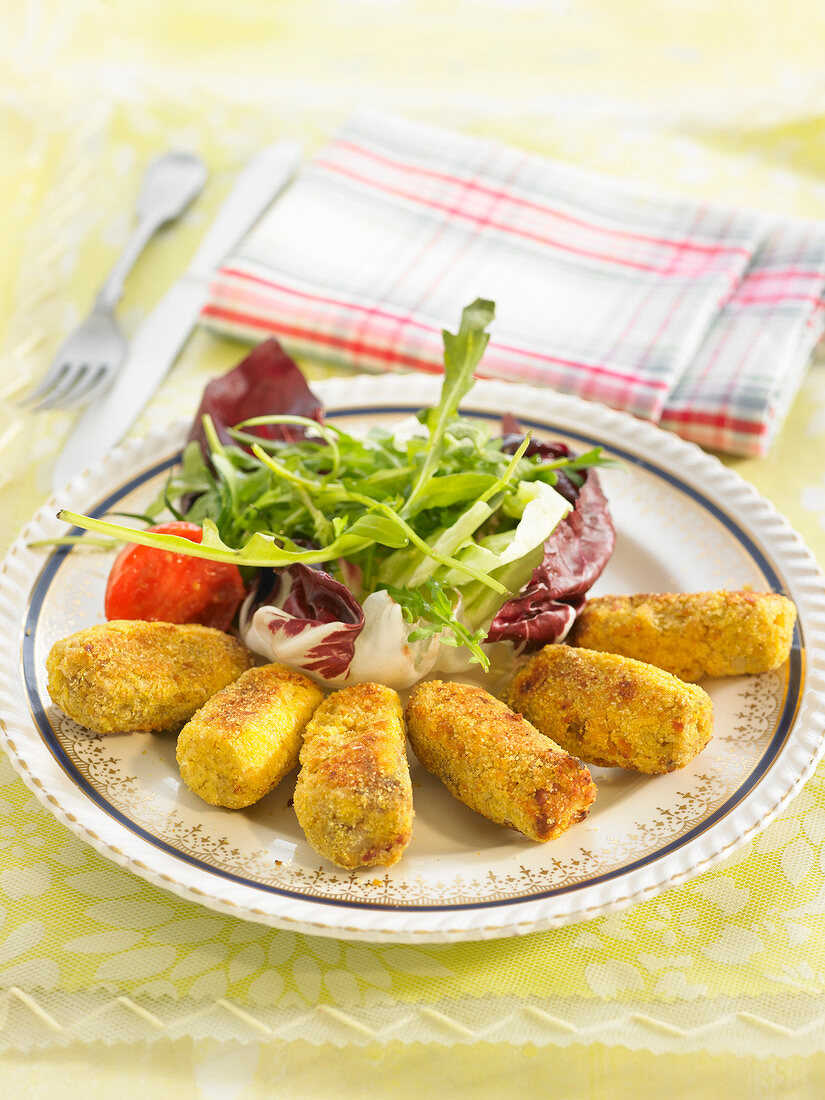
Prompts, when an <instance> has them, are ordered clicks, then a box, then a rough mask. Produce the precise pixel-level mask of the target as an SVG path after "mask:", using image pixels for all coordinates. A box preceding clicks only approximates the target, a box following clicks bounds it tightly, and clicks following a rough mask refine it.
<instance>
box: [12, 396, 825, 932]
mask: <svg viewBox="0 0 825 1100" xmlns="http://www.w3.org/2000/svg"><path fill="white" fill-rule="evenodd" d="M439 386H440V380H439V379H438V378H433V377H422V376H419V375H404V376H399V375H389V376H379V377H376V376H374V375H356V376H353V377H348V378H335V379H331V380H327V381H325V382H321V383H314V384H313V388H314V389H315V390H316V391H317V392H318V394H319V396H320V397H321V398H322V399H323V401H324V403H325V405H326V406H327V407H328V408H329V409H330V410H335V411H342V412H346V411H354V410H358V409H360V408H362V407H363V408H364V411H365V412H366V411H368V410H369V408H370V407H377V406H381V405H387V404H390V405H395V406H400V407H402V408H406V407H410V408H411V409H414V408H417V407H419V406H421V405H425V404H427V403H429V402H431V401H433V400H434V399H435V397H436V396H437V392H438V388H439ZM506 406H510V407H511V408H514V410H515V411H516V413H517V414H518V412H519V410H521V415H522V416H523V417H528V416H531V417H532V416H543V417H545V418H547V417H551V418H552V419H553V420H554V421H556V422H558V423H559V426H560V428H562V425H567V426H569V428H570V430H571V431H576V430H583V429H586V431H587V433H588V434H589V435H593V436H596V437H597V438H600V439H604V442H605V444H606V445H608V446H610V447H619V448H622V449H626V450H629V451H630V452H631V453H632V454H633V455H634V458H635V459H636V460H637V461H642V462H644V461H649V462H650V463H651V464H652V465H653V466H654V467H655V468H657V469H658V470H661V471H665V472H667V473H669V474H671V475H673V476H677V477H678V478H679V480H681V481H683V482H685V483H686V484H687V485H688V486H691V487H692V488H693V489H694V490H697V489H700V490H701V492H702V494H703V495H704V489H703V487H704V486H705V485H707V484H708V483H710V484H712V485H713V488H714V495H713V503H714V504H716V505H717V506H718V507H721V508H723V509H724V510H725V511H727V513H728V514H729V515H731V516H732V517H734V518H735V519H736V521H737V523H738V524H739V525H741V526H742V528H743V529H744V530H745V532H747V534H748V535H749V536H750V538H752V539H753V540H754V542H755V544H756V546H757V548H758V549H759V550H760V552H762V553H763V554H765V555H766V556H767V557H768V559H769V561H770V564H771V566H772V567H773V568H774V569H777V570H778V571H779V572H780V573H783V574H784V577H785V579H786V580H787V581H788V582H793V588H794V598H795V601H796V603H797V609H798V612H799V621H800V623H801V624H802V626H803V628H804V637H805V640H806V646H805V650H804V657H805V664H806V667H805V682H804V685H803V691H802V697H801V701H800V706H799V710H798V712H797V715H796V718H795V720H794V722H793V724H792V727H791V729H790V731H789V734H788V737H787V740H786V743H785V745H784V746H783V748H782V750H781V751H780V753H779V754H778V756H777V757H776V759H775V760H774V761H773V762H772V763H771V765H770V766H769V767H768V769H767V771H766V772H765V774H764V775H763V776H762V777H761V778H759V779H758V780H757V781H756V783H755V786H754V787H753V788H752V789H751V790H750V791H749V792H748V793H747V794H745V796H744V797H743V799H742V801H741V802H740V803H739V804H738V805H737V806H736V807H735V808H733V809H732V810H731V811H730V812H729V813H728V814H727V815H726V816H725V817H723V818H722V819H721V820H720V821H719V822H717V823H716V824H715V825H712V826H711V827H710V828H708V829H707V830H706V831H705V832H704V833H702V834H701V835H699V836H698V837H696V838H695V839H694V840H692V841H690V842H689V843H687V844H685V845H683V846H681V847H679V848H677V849H676V850H675V851H673V852H671V853H668V854H666V855H664V856H662V857H661V858H660V859H658V860H654V861H653V862H651V863H649V864H648V865H647V866H644V867H641V868H638V869H636V870H633V871H630V872H628V873H623V874H620V875H619V876H617V877H615V878H613V879H610V880H609V881H607V882H604V883H595V884H592V883H591V884H586V885H584V886H582V887H581V888H579V889H578V890H577V891H575V892H573V893H569V894H566V895H562V896H560V897H559V898H538V899H536V898H527V899H524V898H521V899H514V900H513V901H512V902H506V901H505V902H499V903H498V904H497V906H496V908H495V909H494V910H492V912H490V911H489V910H488V909H486V908H484V907H479V908H476V909H469V910H466V909H465V910H446V911H445V910H443V909H442V910H435V911H429V912H428V911H426V910H420V909H419V910H404V909H397V908H380V909H372V910H369V909H363V908H359V907H356V906H348V905H347V904H346V903H342V904H339V905H337V906H328V905H322V903H320V902H318V901H315V900H313V899H311V898H300V899H296V898H287V897H283V896H281V895H273V894H267V895H265V896H264V897H261V896H260V893H261V892H260V891H256V888H255V887H253V886H250V885H248V884H237V883H227V882H226V881H225V880H224V879H222V878H221V877H220V876H218V875H216V874H213V873H211V872H208V871H203V870H201V869H199V868H195V867H191V866H187V865H186V864H183V863H182V861H181V860H175V859H174V858H173V857H171V856H168V855H166V854H165V853H163V852H159V851H158V849H157V848H155V847H153V846H152V845H151V844H150V843H149V842H147V841H145V840H143V839H142V838H140V837H138V836H136V835H135V834H134V833H132V832H131V831H130V830H129V829H128V828H126V827H125V826H123V825H121V824H120V823H118V822H117V821H116V820H115V819H114V818H112V817H110V816H109V815H108V814H107V813H106V811H105V810H103V809H102V808H101V807H99V806H97V805H95V804H94V803H93V802H92V801H91V800H90V799H89V798H88V797H87V796H86V795H85V794H83V792H81V791H80V790H79V789H78V788H77V787H76V786H75V784H74V783H73V782H72V780H71V778H70V777H69V776H67V775H65V774H64V773H63V772H62V771H61V770H60V768H59V765H57V762H56V761H53V764H54V767H52V768H50V767H49V766H48V762H46V763H45V764H44V760H43V759H40V757H42V756H43V752H42V748H41V751H40V752H38V746H41V747H42V746H43V742H42V740H41V738H40V737H37V738H34V739H33V738H32V737H31V733H32V722H33V717H32V714H31V711H30V709H29V706H28V701H27V700H25V698H24V695H23V694H22V693H21V685H20V679H19V669H20V661H21V652H22V640H23V639H22V631H23V629H24V626H23V624H24V622H25V615H26V610H27V607H28V602H29V597H30V595H31V593H32V591H33V589H34V587H35V585H36V583H37V579H38V577H39V575H40V573H41V572H42V569H43V568H44V567H45V564H46V561H47V560H48V559H44V557H43V554H42V552H40V553H36V552H35V551H34V550H33V549H31V548H30V547H29V546H28V543H29V542H30V541H32V540H33V539H36V538H49V537H54V535H55V533H57V532H58V531H61V530H64V528H62V525H61V524H60V523H59V521H57V520H56V519H55V518H54V513H55V512H56V511H57V510H58V508H60V507H69V506H71V507H74V508H79V509H83V508H87V507H89V502H90V501H91V500H95V499H100V498H102V497H104V496H105V495H108V493H110V492H111V491H113V489H115V488H117V487H119V486H121V485H122V484H123V483H124V482H126V481H130V480H132V479H134V478H135V476H136V474H138V473H140V472H141V471H143V470H146V469H148V468H151V467H152V466H154V465H156V464H157V463H158V462H159V461H160V460H161V459H162V458H163V457H168V455H169V454H170V453H172V451H173V448H174V447H176V446H179V442H180V439H182V437H183V431H184V427H185V425H186V423H188V422H186V421H183V420H182V421H179V422H177V423H176V424H175V425H174V426H173V427H172V428H171V429H169V428H167V429H165V430H156V431H154V432H152V433H150V434H149V435H147V436H144V437H142V438H141V439H136V440H129V441H127V442H126V443H123V444H121V445H120V446H119V447H116V448H114V449H113V450H112V451H110V452H109V453H108V454H107V455H106V456H105V457H104V458H103V459H102V460H101V461H100V462H99V463H96V464H95V465H94V466H92V467H91V468H90V469H88V470H86V471H84V472H83V473H81V474H80V475H78V476H77V477H75V478H74V479H73V480H72V482H71V483H70V484H69V485H68V486H67V487H66V488H65V489H63V490H61V491H60V492H59V493H57V494H54V495H53V496H52V497H50V498H49V499H48V500H47V501H46V503H45V504H44V505H43V507H42V508H41V509H40V510H39V511H38V512H37V513H36V515H35V516H34V517H33V519H32V520H31V521H30V522H29V523H28V524H27V525H26V527H24V529H23V531H22V532H21V533H20V535H19V536H18V538H17V539H16V540H15V542H14V543H13V544H12V546H11V548H10V549H9V552H8V554H7V556H6V558H5V560H4V561H3V563H2V565H0V630H2V639H3V640H2V641H0V708H2V715H3V717H2V718H0V743H2V744H3V747H4V748H5V750H6V752H7V754H8V755H9V758H10V760H11V762H12V764H13V766H14V767H15V769H16V771H17V772H18V773H19V774H20V775H21V777H22V779H23V780H24V782H25V783H26V784H27V786H28V787H29V788H30V789H31V790H32V791H33V793H34V794H35V795H36V797H37V798H38V799H39V800H40V801H41V802H42V803H43V805H44V806H46V808H47V809H49V810H50V812H51V813H53V814H54V816H55V817H56V818H57V819H58V820H59V821H61V822H62V823H63V824H64V825H66V826H67V827H68V828H70V829H71V830H72V831H73V832H74V833H75V834H76V835H78V836H79V837H81V839H83V840H85V841H86V842H87V843H89V844H90V845H91V846H92V847H93V848H95V849H96V850H97V851H98V852H99V853H100V854H101V855H103V856H104V857H106V858H107V859H109V860H112V861H113V862H115V863H116V864H118V865H119V866H122V867H125V868H127V869H130V870H132V871H133V872H135V873H136V874H138V875H139V876H141V877H142V878H144V879H146V880H147V881H149V882H151V883H153V884H154V885H156V886H159V887H161V888H162V889H165V890H169V891H171V892H172V893H175V894H177V895H178V896H180V897H182V898H185V899H186V900H190V901H196V902H198V903H200V904H203V905H206V906H208V907H210V908H212V909H216V910H218V911H220V912H224V913H227V914H229V915H233V916H236V917H241V918H244V919H248V920H255V921H259V922H262V923H265V924H268V925H271V926H274V927H281V928H289V929H291V930H293V931H302V932H307V933H312V934H316V935H327V936H336V937H341V938H351V939H364V940H372V941H379V942H381V941H383V942H413V943H415V942H422V941H429V942H454V941H458V940H473V939H475V940H480V939H491V938H497V937H502V936H508V935H519V934H524V933H527V932H533V931H539V930H542V929H547V928H552V927H558V926H561V925H564V924H570V923H575V922H578V921H582V920H589V919H592V918H593V917H595V916H598V915H601V914H604V913H608V912H614V911H617V910H620V909H624V908H626V907H628V906H629V905H631V904H634V903H635V902H637V901H642V900H644V899H646V898H648V897H651V896H655V895H656V894H658V893H660V892H661V891H663V890H666V889H668V888H670V887H671V886H676V885H678V884H680V883H682V882H684V881H686V880H687V879H688V878H692V877H693V876H695V875H697V874H699V873H701V872H702V871H704V870H707V869H708V868H709V867H711V866H713V865H714V864H715V863H718V862H719V861H721V860H723V859H725V858H726V857H727V856H729V855H731V854H732V853H733V852H734V851H735V850H736V849H737V848H739V847H741V845H743V844H744V843H746V842H747V841H748V840H749V839H751V837H752V836H754V835H755V834H756V833H757V832H759V831H761V830H762V829H763V828H765V827H766V826H767V825H768V824H769V823H770V822H771V821H772V820H773V819H774V817H776V816H777V814H779V813H780V812H781V811H782V809H784V807H785V806H786V805H787V804H788V803H789V802H790V801H791V799H792V798H794V797H795V796H796V795H797V794H798V793H799V791H800V790H801V789H802V786H803V785H804V783H805V781H806V780H807V779H808V778H809V776H810V775H811V774H812V772H813V771H814V769H815V767H816V765H817V763H818V761H819V759H820V758H821V756H822V754H823V751H825V737H823V735H822V730H823V728H825V578H823V575H822V573H821V571H820V569H819V567H818V565H817V563H816V561H815V559H814V558H813V555H812V554H811V552H810V550H809V549H808V548H807V547H806V546H805V544H804V542H803V541H802V539H801V537H800V536H799V535H798V534H797V532H796V531H794V529H793V528H792V527H791V525H790V524H789V523H788V521H787V520H786V519H785V518H784V517H783V516H781V515H780V514H779V513H778V512H777V511H776V509H775V508H774V506H773V505H772V504H771V503H770V502H769V501H767V500H766V499H765V498H764V497H762V496H761V495H760V494H759V493H758V492H757V491H756V489H755V488H754V487H753V486H751V485H749V484H748V483H747V482H745V481H744V480H743V479H742V478H741V477H740V476H739V475H738V474H736V473H735V472H734V471H732V470H729V469H728V468H726V467H725V466H724V465H723V464H722V463H721V462H720V461H719V460H718V459H717V458H715V457H713V456H711V455H708V454H706V453H705V452H704V451H702V450H701V449H700V448H699V447H697V446H695V445H694V444H692V443H687V442H685V441H684V440H682V439H680V438H678V437H677V436H675V435H672V434H670V433H667V432H664V431H662V430H661V429H659V428H657V427H655V426H654V425H652V424H649V423H645V422H643V421H640V420H637V419H635V418H634V417H632V416H630V415H628V414H626V413H621V412H616V411H614V410H612V409H608V408H607V407H606V406H604V405H599V404H595V403H593V402H588V401H584V400H582V399H581V398H577V397H572V396H568V395H562V394H557V393H554V392H552V391H546V390H539V389H536V388H534V387H532V386H529V385H525V384H522V383H508V382H499V381H477V383H476V385H475V387H474V389H473V390H472V392H471V393H470V395H469V397H468V398H467V400H466V401H465V402H464V407H465V408H467V409H472V410H473V411H477V412H479V413H482V414H483V413H488V414H492V415H496V414H498V413H500V412H501V410H502V408H504V407H506ZM319 909H322V910H323V912H322V913H321V912H319ZM494 914H495V917H494ZM319 917H323V918H325V919H318V918H319ZM495 918H499V919H498V920H496V919H495ZM491 921H492V922H491Z"/></svg>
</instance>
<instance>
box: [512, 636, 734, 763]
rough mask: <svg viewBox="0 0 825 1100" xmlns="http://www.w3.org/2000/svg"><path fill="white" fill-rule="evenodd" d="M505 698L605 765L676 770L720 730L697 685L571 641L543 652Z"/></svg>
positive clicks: (548, 732) (570, 748)
mask: <svg viewBox="0 0 825 1100" xmlns="http://www.w3.org/2000/svg"><path fill="white" fill-rule="evenodd" d="M502 698H503V699H504V701H505V702H506V703H507V704H508V705H509V706H511V707H512V708H513V710H516V711H518V712H519V713H520V714H523V715H524V716H525V718H527V719H528V721H530V722H532V723H533V725H534V726H535V727H536V728H537V729H538V730H540V731H541V732H542V733H543V734H544V735H545V736H547V737H549V738H550V739H551V740H552V741H554V742H556V743H557V744H559V745H561V747H562V748H563V749H566V750H567V752H571V753H575V755H576V756H579V757H581V759H582V760H584V761H586V762H587V763H588V764H595V765H597V766H598V767H602V768H629V769H631V770H633V771H639V772H647V773H650V774H661V773H664V772H671V771H675V770H676V769H677V768H683V767H684V766H685V765H686V764H688V763H689V762H690V761H691V760H692V759H693V758H694V756H696V754H697V753H698V752H701V750H702V749H703V748H704V747H705V745H706V744H707V743H708V741H709V740H710V737H711V733H712V732H713V704H712V702H711V700H710V696H709V695H707V693H706V692H704V691H703V690H702V689H701V688H700V687H697V686H696V685H695V684H686V683H684V682H683V681H682V680H679V679H677V678H676V677H675V676H672V675H671V674H670V673H669V672H664V671H663V670H662V669H660V668H655V667H654V666H653V665H647V664H642V662H641V661H634V660H632V659H631V658H630V657H620V656H617V655H616V654H614V653H598V652H596V651H595V650H590V649H573V648H571V647H570V646H566V645H548V646H545V647H544V649H541V650H539V652H538V653H537V654H536V655H535V656H534V657H533V658H532V659H531V660H530V661H529V662H528V663H527V664H526V665H525V666H524V667H523V668H521V669H519V671H518V672H517V673H516V675H515V676H514V677H513V679H512V681H511V682H510V684H509V686H508V687H507V688H506V689H505V691H504V692H503V694H502Z"/></svg>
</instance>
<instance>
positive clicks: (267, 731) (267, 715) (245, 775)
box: [178, 665, 324, 810]
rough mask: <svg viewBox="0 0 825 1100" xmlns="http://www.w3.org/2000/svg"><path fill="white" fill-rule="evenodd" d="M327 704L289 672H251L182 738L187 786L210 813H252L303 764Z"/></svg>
mask: <svg viewBox="0 0 825 1100" xmlns="http://www.w3.org/2000/svg"><path fill="white" fill-rule="evenodd" d="M323 697H324V693H323V692H322V691H321V689H320V688H319V687H318V685H317V684H315V683H313V681H312V680H310V679H309V678H308V677H307V676H304V675H303V673H300V672H296V671H294V670H293V669H291V668H287V667H286V665H263V666H261V667H260V668H251V669H249V671H248V672H245V673H244V674H243V676H240V677H239V678H238V679H237V680H235V681H234V682H233V683H231V684H230V685H229V686H228V687H225V688H224V689H223V691H219V692H217V693H216V694H215V695H213V696H212V698H211V699H209V700H208V701H207V702H206V703H205V704H204V705H203V706H202V707H201V709H200V710H199V711H198V713H197V714H196V715H195V716H194V718H192V719H191V720H190V721H189V722H187V723H186V725H185V726H184V727H183V729H182V730H181V731H180V736H179V737H178V767H179V768H180V774H181V777H182V779H183V781H184V783H185V784H186V786H187V787H189V789H190V790H191V791H194V792H195V794H197V795H199V796H200V797H201V798H202V799H203V800H204V802H209V803H211V804H212V805H213V806H226V807H228V808H229V809H232V810H237V809H241V808H242V807H244V806H251V805H252V804H253V803H254V802H257V801H258V800H259V799H261V798H263V796H264V795H265V794H266V793H267V792H268V791H270V790H272V788H273V787H275V786H276V785H277V784H278V783H280V781H281V780H282V779H283V777H284V776H285V775H286V774H287V772H290V771H292V769H293V768H294V767H296V765H297V764H298V753H299V752H300V749H301V735H302V734H303V732H304V729H305V728H306V724H307V722H308V721H309V720H310V718H311V717H312V714H313V712H314V711H315V708H316V707H317V706H318V704H319V703H320V702H321V700H322V699H323Z"/></svg>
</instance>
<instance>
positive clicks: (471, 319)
mask: <svg viewBox="0 0 825 1100" xmlns="http://www.w3.org/2000/svg"><path fill="white" fill-rule="evenodd" d="M495 311H496V307H495V303H494V302H488V301H486V300H485V299H484V298H476V300H475V301H474V302H473V303H472V304H471V305H469V306H467V308H466V309H465V310H464V312H463V313H462V314H461V324H460V326H459V329H458V332H455V333H453V332H448V331H447V330H446V329H443V330H442V336H443V337H444V384H443V386H442V387H441V399H440V401H439V402H438V405H436V407H435V408H434V409H430V410H429V412H428V413H427V414H426V419H425V423H426V425H427V428H428V429H429V432H430V440H429V444H428V449H427V457H426V459H425V462H424V465H423V466H422V468H421V472H420V473H419V475H418V480H417V481H416V483H415V485H414V487H413V491H412V492H411V493H410V495H409V497H408V498H407V503H406V505H405V506H404V510H403V514H404V515H405V516H409V515H411V514H412V512H413V509H414V505H415V504H417V502H418V498H419V496H420V495H421V494H422V493H423V491H424V489H425V488H426V486H427V483H428V482H429V480H430V478H431V477H432V476H433V473H434V471H435V470H436V469H437V468H438V463H439V460H440V458H441V443H442V436H443V435H444V433H445V431H446V430H447V425H448V424H449V422H450V421H451V420H453V419H454V418H455V416H456V414H457V413H458V406H459V404H460V402H461V399H462V397H466V396H467V394H468V393H469V392H470V389H471V388H472V385H473V372H474V371H475V369H476V367H477V366H478V364H479V362H480V360H481V357H482V355H483V354H484V349H485V348H486V347H487V344H488V343H489V340H490V336H489V334H488V333H487V332H485V331H484V330H485V329H486V328H487V326H488V325H489V324H490V323H491V322H492V320H493V317H494V316H495Z"/></svg>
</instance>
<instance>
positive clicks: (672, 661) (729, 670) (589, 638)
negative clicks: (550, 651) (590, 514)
mask: <svg viewBox="0 0 825 1100" xmlns="http://www.w3.org/2000/svg"><path fill="white" fill-rule="evenodd" d="M795 621H796V608H795V607H794V605H793V604H792V603H791V601H790V600H789V599H787V597H785V596H779V595H777V594H776V593H774V592H685V593H675V592H674V593H664V594H661V595H641V596H602V597H600V598H598V599H593V600H589V601H588V603H587V604H586V605H585V607H584V610H583V611H582V612H581V613H580V614H579V617H578V619H577V620H576V623H575V626H574V627H573V631H572V635H571V641H572V643H573V645H577V646H581V647H582V648H584V649H597V650H601V651H603V652H607V653H620V654H622V655H623V656H624V657H633V658H635V660H637V661H645V662H647V663H648V664H651V665H657V666H658V667H659V668H663V669H665V671H666V672H671V673H673V675H674V676H678V677H679V678H680V679H681V680H700V679H701V678H702V677H703V676H738V675H740V674H741V673H753V672H769V671H770V670H771V669H774V668H778V667H779V666H780V665H781V664H784V663H785V661H786V660H787V659H788V655H789V653H790V651H791V641H792V639H793V628H794V622H795Z"/></svg>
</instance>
